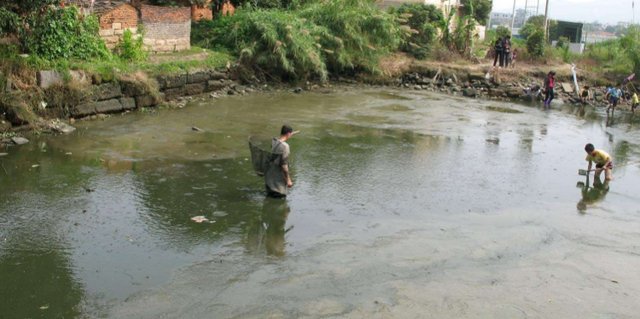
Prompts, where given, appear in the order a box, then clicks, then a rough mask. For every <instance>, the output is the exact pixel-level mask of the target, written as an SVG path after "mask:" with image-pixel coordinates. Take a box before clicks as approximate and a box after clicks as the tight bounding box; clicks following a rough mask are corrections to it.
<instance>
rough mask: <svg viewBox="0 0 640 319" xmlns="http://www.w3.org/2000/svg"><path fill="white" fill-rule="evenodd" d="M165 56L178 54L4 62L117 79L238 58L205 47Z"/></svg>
mask: <svg viewBox="0 0 640 319" xmlns="http://www.w3.org/2000/svg"><path fill="white" fill-rule="evenodd" d="M203 52H207V53H208V55H209V56H208V57H207V58H205V59H203V60H184V59H179V58H180V57H186V56H189V55H193V54H197V53H203ZM163 56H168V57H171V58H173V57H175V58H177V59H175V60H170V61H161V62H148V61H145V62H126V61H122V60H120V59H118V58H117V57H116V58H113V59H111V60H104V59H96V60H89V61H82V60H57V61H47V60H44V59H40V58H38V57H35V56H30V57H28V58H26V59H24V58H20V57H18V56H10V57H9V56H7V57H3V61H2V64H3V65H4V66H8V67H10V68H12V69H30V70H34V71H36V70H56V71H60V72H64V71H70V70H81V71H86V72H89V73H91V74H97V75H99V76H101V77H102V78H103V79H104V80H107V81H108V80H114V79H117V78H118V75H122V74H133V73H136V72H143V73H147V74H149V75H152V76H153V75H163V74H172V73H180V72H185V71H190V70H195V69H203V68H209V69H210V68H223V67H225V66H226V65H227V63H228V62H235V61H236V60H237V58H236V57H234V56H232V55H230V54H228V53H226V52H217V51H211V50H205V49H201V48H193V49H191V50H189V51H184V52H176V53H170V54H164V55H163Z"/></svg>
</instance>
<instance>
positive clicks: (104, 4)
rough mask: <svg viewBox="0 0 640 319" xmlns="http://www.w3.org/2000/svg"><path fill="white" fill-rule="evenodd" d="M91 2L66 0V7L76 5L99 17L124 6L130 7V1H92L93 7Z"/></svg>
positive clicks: (89, 0)
mask: <svg viewBox="0 0 640 319" xmlns="http://www.w3.org/2000/svg"><path fill="white" fill-rule="evenodd" d="M91 2H92V1H91V0H80V1H78V0H66V3H67V5H77V6H79V7H80V8H81V9H83V10H84V11H85V12H88V13H91V14H95V15H101V14H103V13H105V12H108V11H111V10H113V9H115V8H118V7H119V6H121V5H124V4H129V5H131V3H130V2H131V1H130V0H93V7H92V6H91Z"/></svg>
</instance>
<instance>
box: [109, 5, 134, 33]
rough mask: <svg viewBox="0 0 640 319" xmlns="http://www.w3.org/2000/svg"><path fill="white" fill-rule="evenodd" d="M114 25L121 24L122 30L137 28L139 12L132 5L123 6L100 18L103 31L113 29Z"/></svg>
mask: <svg viewBox="0 0 640 319" xmlns="http://www.w3.org/2000/svg"><path fill="white" fill-rule="evenodd" d="M114 23H120V25H121V28H137V27H138V10H137V9H136V8H135V7H134V6H132V5H130V4H123V5H120V6H118V7H116V8H114V9H112V10H111V11H107V12H105V13H103V14H102V15H101V16H100V28H101V29H113V24H114Z"/></svg>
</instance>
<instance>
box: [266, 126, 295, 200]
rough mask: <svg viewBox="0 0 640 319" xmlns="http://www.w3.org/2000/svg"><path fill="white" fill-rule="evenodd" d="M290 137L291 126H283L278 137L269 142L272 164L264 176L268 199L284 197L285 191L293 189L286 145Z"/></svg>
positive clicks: (291, 134) (291, 132)
mask: <svg viewBox="0 0 640 319" xmlns="http://www.w3.org/2000/svg"><path fill="white" fill-rule="evenodd" d="M291 136H293V129H292V128H291V126H288V125H284V126H282V129H281V130H280V137H274V138H273V140H272V141H271V153H272V154H273V162H272V163H271V165H269V168H268V169H267V172H266V174H265V176H264V182H265V185H266V187H267V195H268V196H270V197H277V198H283V197H286V196H287V189H288V188H291V187H293V182H292V181H291V174H290V173H289V155H290V154H291V149H290V147H289V144H288V143H287V141H288V140H289V139H290V138H291Z"/></svg>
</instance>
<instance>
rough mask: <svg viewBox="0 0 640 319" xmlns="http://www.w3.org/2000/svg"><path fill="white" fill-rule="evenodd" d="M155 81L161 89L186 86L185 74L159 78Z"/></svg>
mask: <svg viewBox="0 0 640 319" xmlns="http://www.w3.org/2000/svg"><path fill="white" fill-rule="evenodd" d="M157 80H158V84H160V87H161V88H164V89H173V88H177V87H181V86H184V85H185V84H187V73H182V74H176V75H166V76H160V77H158V78H157Z"/></svg>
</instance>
